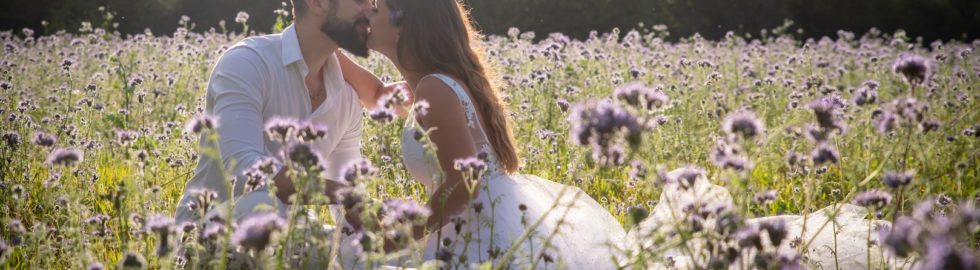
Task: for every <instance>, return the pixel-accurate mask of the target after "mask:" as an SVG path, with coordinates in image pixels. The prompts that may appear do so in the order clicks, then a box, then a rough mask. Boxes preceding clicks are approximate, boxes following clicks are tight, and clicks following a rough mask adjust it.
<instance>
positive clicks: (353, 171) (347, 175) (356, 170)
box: [342, 159, 378, 183]
mask: <svg viewBox="0 0 980 270" xmlns="http://www.w3.org/2000/svg"><path fill="white" fill-rule="evenodd" d="M342 172H343V175H344V180H346V181H347V182H350V183H354V182H355V181H357V180H360V179H364V178H371V177H374V176H375V175H376V174H377V173H378V169H377V168H375V167H374V165H371V162H370V161H368V160H367V159H360V160H355V161H352V162H350V163H348V164H347V166H344V169H343V171H342Z"/></svg>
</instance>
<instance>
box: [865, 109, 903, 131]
mask: <svg viewBox="0 0 980 270" xmlns="http://www.w3.org/2000/svg"><path fill="white" fill-rule="evenodd" d="M871 125H873V126H874V128H875V130H877V131H878V133H881V134H888V133H889V132H891V131H892V130H894V129H895V127H896V126H897V125H898V116H897V115H895V114H894V113H891V112H882V113H881V114H879V115H877V116H875V117H874V118H872V119H871Z"/></svg>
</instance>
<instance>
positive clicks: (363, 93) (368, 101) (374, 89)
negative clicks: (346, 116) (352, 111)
mask: <svg viewBox="0 0 980 270" xmlns="http://www.w3.org/2000/svg"><path fill="white" fill-rule="evenodd" d="M335 54H337V60H338V61H339V62H340V70H341V73H343V74H344V80H345V81H347V83H349V84H350V85H351V86H352V87H354V92H356V93H357V97H358V99H359V100H360V101H361V106H364V108H367V109H375V107H377V106H378V100H379V99H381V98H382V97H384V96H385V95H388V94H390V93H391V92H393V91H394V90H395V89H396V88H397V87H398V86H399V85H403V84H404V82H399V83H393V84H390V85H385V84H384V83H383V82H381V80H380V79H378V77H377V76H374V74H373V73H371V72H370V71H368V70H367V69H365V68H364V67H362V66H361V65H358V64H357V63H355V62H354V61H351V60H350V58H347V55H345V54H344V53H343V52H341V51H340V50H337V52H336V53H335ZM406 94H409V101H408V102H406V104H411V98H412V97H411V95H410V93H406ZM406 111H407V110H405V109H404V108H401V107H400V106H399V108H396V113H397V114H398V115H399V116H405V115H406V114H405V112H406Z"/></svg>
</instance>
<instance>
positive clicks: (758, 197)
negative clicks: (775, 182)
mask: <svg viewBox="0 0 980 270" xmlns="http://www.w3.org/2000/svg"><path fill="white" fill-rule="evenodd" d="M776 198H777V197H776V191H775V190H766V191H762V192H759V193H756V194H755V202H756V203H758V204H762V205H767V204H769V203H772V202H773V201H775V200H776Z"/></svg>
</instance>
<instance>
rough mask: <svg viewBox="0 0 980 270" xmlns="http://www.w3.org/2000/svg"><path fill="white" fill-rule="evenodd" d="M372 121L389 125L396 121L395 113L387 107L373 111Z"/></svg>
mask: <svg viewBox="0 0 980 270" xmlns="http://www.w3.org/2000/svg"><path fill="white" fill-rule="evenodd" d="M371 119H372V120H374V121H378V122H381V123H388V122H391V121H392V120H394V119H395V111H393V110H391V109H390V108H385V107H383V108H379V109H375V110H371Z"/></svg>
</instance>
